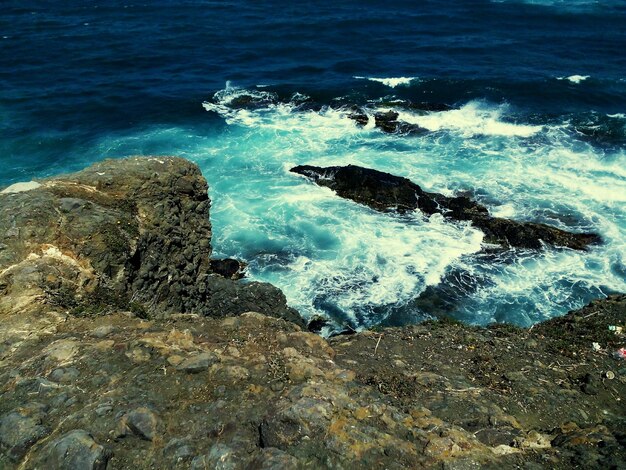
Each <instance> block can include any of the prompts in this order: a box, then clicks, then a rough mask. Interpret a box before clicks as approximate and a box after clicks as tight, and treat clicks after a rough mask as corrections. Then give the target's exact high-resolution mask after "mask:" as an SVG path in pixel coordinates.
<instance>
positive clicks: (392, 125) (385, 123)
mask: <svg viewBox="0 0 626 470" xmlns="http://www.w3.org/2000/svg"><path fill="white" fill-rule="evenodd" d="M374 121H375V124H376V127H378V128H379V129H380V130H382V131H383V132H387V133H389V134H391V133H393V132H396V130H398V113H397V112H395V111H386V112H384V113H376V114H375V115H374Z"/></svg>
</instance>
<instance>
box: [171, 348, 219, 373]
mask: <svg viewBox="0 0 626 470" xmlns="http://www.w3.org/2000/svg"><path fill="white" fill-rule="evenodd" d="M218 361H219V358H218V357H217V355H216V354H214V353H212V352H206V353H201V354H198V355H197V356H192V357H190V358H188V359H185V360H184V361H182V362H181V363H180V364H178V365H177V366H176V369H177V370H180V371H182V372H188V373H190V374H196V373H198V372H202V371H203V370H208V369H209V367H211V366H212V365H213V364H215V363H216V362H218Z"/></svg>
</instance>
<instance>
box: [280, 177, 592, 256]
mask: <svg viewBox="0 0 626 470" xmlns="http://www.w3.org/2000/svg"><path fill="white" fill-rule="evenodd" d="M291 171H292V172H294V173H298V174H300V175H304V176H306V177H308V178H311V179H312V180H313V181H315V182H316V183H317V184H319V185H320V186H326V187H329V188H331V189H332V190H334V191H335V192H336V193H337V194H338V195H339V196H341V197H344V198H346V199H351V200H353V201H356V202H358V203H361V204H365V205H367V206H369V207H371V208H373V209H376V210H379V211H392V210H393V211H397V212H400V213H402V212H406V211H412V210H415V209H419V210H420V211H422V212H423V213H425V214H426V215H432V214H436V213H439V214H442V215H443V216H444V217H447V218H450V219H453V220H468V221H471V222H472V223H473V224H474V225H475V226H476V227H477V228H479V229H480V230H482V231H483V232H484V233H485V241H486V242H488V243H494V244H500V245H502V246H506V247H519V248H541V247H542V245H543V243H547V244H551V245H554V246H561V247H567V248H572V249H575V250H584V249H585V248H587V246H589V245H591V244H596V243H600V242H601V238H600V236H599V235H597V234H594V233H571V232H566V231H565V230H561V229H558V228H556V227H551V226H549V225H545V224H538V223H531V222H516V221H514V220H510V219H501V218H497V217H491V216H490V215H489V211H488V210H487V208H486V207H485V206H483V205H481V204H479V203H478V202H476V201H474V200H472V199H470V198H468V197H466V196H456V197H448V196H444V195H443V194H438V193H429V192H426V191H424V190H423V189H422V188H421V187H420V186H418V185H417V184H415V183H413V182H412V181H410V180H408V179H406V178H402V177H400V176H394V175H391V174H389V173H384V172H381V171H377V170H372V169H369V168H362V167H359V166H355V165H348V166H344V167H340V166H334V167H326V168H321V167H314V166H308V165H301V166H297V167H294V168H292V169H291Z"/></svg>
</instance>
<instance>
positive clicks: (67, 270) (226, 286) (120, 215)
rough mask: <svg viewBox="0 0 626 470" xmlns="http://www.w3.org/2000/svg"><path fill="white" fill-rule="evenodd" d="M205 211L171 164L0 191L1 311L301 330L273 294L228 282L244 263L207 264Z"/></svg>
mask: <svg viewBox="0 0 626 470" xmlns="http://www.w3.org/2000/svg"><path fill="white" fill-rule="evenodd" d="M209 208H210V201H209V198H208V195H207V183H206V180H205V179H204V178H203V177H202V175H201V173H200V170H199V169H198V167H197V166H196V165H194V164H193V163H191V162H189V161H186V160H184V159H181V158H173V157H162V158H148V157H140V158H129V159H124V160H106V161H103V162H100V163H97V164H96V165H93V166H91V167H89V168H87V169H85V170H83V171H80V172H78V173H74V174H71V175H63V176H59V177H56V178H52V179H48V180H44V181H41V182H40V183H39V185H38V186H36V187H35V186H34V187H33V188H32V189H30V190H29V191H26V192H10V193H3V194H0V234H3V235H0V241H2V243H3V245H5V246H6V248H5V249H4V250H0V272H1V273H2V275H0V286H2V287H1V289H2V292H3V293H4V295H2V296H0V313H2V312H19V311H23V306H25V305H28V306H29V307H30V308H33V307H34V306H35V305H40V306H41V300H44V301H45V302H46V304H47V305H50V306H54V307H57V308H58V309H60V310H63V311H68V310H69V311H70V312H71V313H74V314H75V315H93V314H101V313H106V312H110V311H112V310H131V311H132V312H133V313H135V314H136V315H137V316H140V317H145V316H146V315H149V314H152V315H160V316H165V315H168V314H172V313H201V314H205V315H211V316H216V315H236V314H239V313H242V312H244V311H248V310H256V311H261V312H265V313H267V314H270V315H277V316H282V315H284V316H285V317H288V318H289V319H291V320H296V321H299V323H300V324H302V321H301V320H300V319H299V316H298V314H297V312H295V311H294V310H293V309H290V308H289V307H287V305H286V301H285V298H284V296H283V295H282V293H281V292H280V291H279V290H278V289H276V288H275V287H273V286H269V285H265V284H261V283H251V284H239V283H235V282H233V281H232V280H231V279H233V278H238V277H240V276H241V270H242V264H240V263H239V266H238V267H236V268H235V266H234V263H233V262H232V261H231V260H223V261H222V262H219V261H217V260H216V261H215V262H214V263H213V264H211V262H210V256H211V224H210V221H209ZM235 263H236V262H235ZM212 272H219V273H221V274H222V275H227V276H226V277H228V278H229V279H223V278H222V279H220V278H219V277H218V276H217V275H212ZM238 295H239V296H240V297H239V298H241V299H242V300H241V301H239V298H238ZM37 299H38V300H39V302H36V301H35V300H37Z"/></svg>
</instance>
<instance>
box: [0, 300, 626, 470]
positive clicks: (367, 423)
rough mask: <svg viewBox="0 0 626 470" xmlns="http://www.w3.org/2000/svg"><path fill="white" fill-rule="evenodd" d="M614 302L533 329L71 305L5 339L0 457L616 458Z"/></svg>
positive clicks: (603, 461) (342, 461) (620, 384)
mask: <svg viewBox="0 0 626 470" xmlns="http://www.w3.org/2000/svg"><path fill="white" fill-rule="evenodd" d="M624 318H626V296H616V297H611V298H609V299H607V300H604V301H599V302H595V303H593V304H592V305H590V306H589V307H586V308H585V309H583V310H581V311H578V312H574V313H571V314H569V315H567V316H566V317H564V318H560V319H557V320H553V321H549V322H547V323H544V324H540V325H537V326H535V327H534V328H533V329H532V330H523V329H517V328H512V327H508V326H497V327H493V328H488V329H484V328H474V327H469V326H463V325H460V324H456V323H452V322H432V323H425V324H422V325H416V326H410V327H403V328H389V329H383V330H380V331H373V332H364V333H359V334H355V335H351V336H346V337H344V336H341V337H335V338H333V339H331V340H330V341H327V340H325V339H323V338H321V337H319V336H318V335H315V334H313V333H309V332H304V331H302V330H301V329H300V327H299V326H297V325H295V324H293V323H290V322H287V321H285V320H282V319H277V318H272V317H268V316H265V315H261V314H258V313H246V314H243V315H241V316H238V317H229V318H225V319H217V318H192V317H189V316H170V317H168V318H164V319H154V320H150V321H146V320H142V319H140V318H133V317H129V316H128V315H125V314H120V313H113V314H110V315H108V316H97V317H72V316H68V317H67V321H65V322H63V323H60V324H58V325H57V326H56V331H55V332H51V333H48V334H43V335H40V336H39V337H38V338H37V339H27V340H25V341H23V342H22V343H20V345H19V347H17V349H15V350H14V351H13V352H12V353H10V354H5V355H3V356H2V362H1V363H0V416H2V417H6V416H15V414H16V413H21V414H20V418H19V419H20V420H27V421H25V425H24V426H22V427H21V428H20V430H23V431H20V432H23V441H24V442H28V445H27V446H23V447H22V449H23V450H21V451H20V452H19V453H18V454H12V453H11V452H10V450H9V449H8V448H7V447H4V446H3V447H2V448H1V450H0V468H6V469H9V470H10V469H14V468H17V467H18V465H19V464H23V467H22V468H57V467H55V466H48V467H45V466H39V467H37V463H38V462H61V460H58V459H59V455H60V452H61V450H60V449H62V448H68V449H73V450H72V452H74V453H76V454H77V455H81V456H82V457H81V458H83V459H88V461H89V462H92V466H86V467H81V468H105V467H98V466H97V465H96V462H102V461H104V460H105V458H106V459H109V456H110V459H109V460H108V466H106V468H107V469H129V468H137V469H143V468H180V469H187V468H199V469H204V468H234V469H239V468H241V469H246V468H346V469H347V468H363V469H370V468H503V467H504V468H515V467H516V466H524V465H526V466H527V468H546V467H547V468H562V469H569V468H577V467H578V468H623V466H624V465H625V464H626V448H625V445H626V433H624V422H625V419H626V413H625V408H624V405H623V401H624V399H626V364H625V363H624V361H623V360H618V359H615V358H613V357H612V356H611V354H610V353H611V352H612V351H614V350H615V349H616V348H618V347H620V345H622V344H623V342H624V340H625V339H624V337H623V336H621V337H620V336H619V335H616V334H615V333H614V332H612V331H609V330H608V328H607V325H623V324H624ZM96 328H98V329H100V331H109V333H107V334H106V335H104V336H95V335H94V333H93V332H94V330H95V329H96ZM59 338H72V341H73V342H74V343H75V344H76V347H77V351H78V353H77V354H76V355H74V356H72V357H71V359H69V361H70V362H71V367H74V368H76V369H77V370H78V371H79V374H78V375H77V376H76V377H75V378H74V379H73V381H72V382H68V383H56V382H51V381H49V380H48V378H49V377H50V374H52V373H53V371H54V370H56V369H57V368H58V362H60V360H59V359H48V358H47V357H46V355H45V352H44V351H45V350H46V349H48V347H49V346H50V345H52V344H54V343H55V342H56V341H58V340H59ZM594 341H596V342H599V343H600V345H601V348H602V349H601V350H600V351H595V350H594V349H593V348H592V344H591V343H592V342H594ZM203 358H207V361H206V362H203V363H202V364H201V367H198V368H195V367H189V368H188V367H180V365H181V364H185V363H187V364H190V363H191V362H190V360H192V361H197V362H202V360H203ZM66 367H67V366H66ZM609 371H610V372H612V373H613V375H610V374H608V372H609ZM607 377H613V378H612V379H609V378H607ZM589 387H593V390H590V388H589ZM26 409H30V410H31V411H28V412H27V411H16V410H26ZM1 419H6V418H1ZM14 419H15V418H10V420H14ZM76 430H80V431H76ZM76 433H78V434H76ZM68 436H73V437H72V438H71V439H69V438H68ZM88 436H89V437H88ZM68 439H69V440H68ZM19 440H20V439H15V440H13V441H11V442H17V441H19ZM63 446H64V447H63ZM76 458H78V457H76ZM54 459H57V460H54ZM218 463H219V464H220V465H222V467H218V466H217V464H218ZM59 465H60V464H59ZM442 465H443V467H442ZM533 465H534V467H533ZM59 468H62V467H59ZM67 468H78V467H67Z"/></svg>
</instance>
